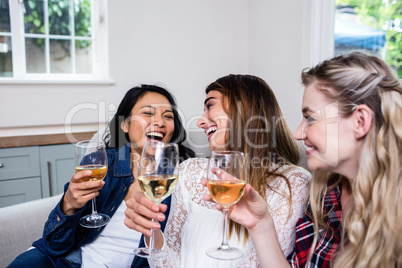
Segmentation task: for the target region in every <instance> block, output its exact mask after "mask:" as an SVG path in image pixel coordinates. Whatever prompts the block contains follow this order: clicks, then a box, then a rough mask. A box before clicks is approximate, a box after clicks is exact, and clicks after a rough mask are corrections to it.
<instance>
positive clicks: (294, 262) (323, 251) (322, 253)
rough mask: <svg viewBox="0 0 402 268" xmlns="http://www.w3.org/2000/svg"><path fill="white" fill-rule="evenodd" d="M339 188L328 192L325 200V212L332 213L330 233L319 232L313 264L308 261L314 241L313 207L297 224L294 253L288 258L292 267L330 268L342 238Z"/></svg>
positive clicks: (330, 215)
mask: <svg viewBox="0 0 402 268" xmlns="http://www.w3.org/2000/svg"><path fill="white" fill-rule="evenodd" d="M340 199H341V195H340V189H339V187H338V186H337V187H335V188H334V189H333V190H331V191H328V193H327V194H326V196H325V199H324V212H327V211H331V213H330V214H329V216H328V218H327V219H326V222H327V224H328V226H329V227H330V230H329V231H325V230H323V229H320V230H319V237H318V242H317V245H316V247H315V249H314V253H313V256H312V258H311V262H310V263H308V264H307V259H308V256H309V253H310V250H311V245H312V243H313V239H314V226H313V221H312V217H311V216H310V215H311V207H310V205H308V207H307V211H306V213H305V215H304V216H303V217H302V218H300V219H299V220H298V222H297V224H296V243H295V248H294V250H293V252H292V253H291V254H290V255H289V256H288V261H289V263H290V265H291V266H292V267H310V268H311V267H317V268H318V267H319V268H321V267H330V266H331V258H332V257H333V255H334V254H335V253H336V249H337V247H338V244H339V241H340V238H341V221H342V207H341V200H340Z"/></svg>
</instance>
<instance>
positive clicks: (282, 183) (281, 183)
mask: <svg viewBox="0 0 402 268" xmlns="http://www.w3.org/2000/svg"><path fill="white" fill-rule="evenodd" d="M271 171H274V172H275V174H280V175H283V176H285V178H286V179H285V178H283V177H281V176H278V175H277V176H276V177H275V178H273V179H270V180H269V182H268V185H269V187H270V188H271V189H276V190H278V191H280V190H279V189H282V190H285V191H287V189H288V187H289V186H290V187H291V188H292V189H298V188H305V187H306V186H308V185H309V184H310V181H311V174H310V172H308V171H307V170H305V169H304V168H302V167H299V166H295V165H282V166H278V165H272V168H271ZM288 183H289V185H288ZM280 192H282V191H280Z"/></svg>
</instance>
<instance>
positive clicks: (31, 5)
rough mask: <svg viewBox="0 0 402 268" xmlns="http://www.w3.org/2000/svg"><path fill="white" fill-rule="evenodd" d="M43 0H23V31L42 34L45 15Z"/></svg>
mask: <svg viewBox="0 0 402 268" xmlns="http://www.w3.org/2000/svg"><path fill="white" fill-rule="evenodd" d="M44 4H45V3H44V1H43V0H25V1H24V6H25V14H24V24H25V33H34V34H44V33H45V20H44V19H45V16H44V13H45V12H44Z"/></svg>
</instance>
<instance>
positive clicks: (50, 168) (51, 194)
mask: <svg viewBox="0 0 402 268" xmlns="http://www.w3.org/2000/svg"><path fill="white" fill-rule="evenodd" d="M46 163H47V174H48V175H49V176H48V177H49V194H50V196H53V191H52V188H53V187H52V166H51V165H52V163H51V162H50V161H46Z"/></svg>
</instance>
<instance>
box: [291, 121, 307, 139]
mask: <svg viewBox="0 0 402 268" xmlns="http://www.w3.org/2000/svg"><path fill="white" fill-rule="evenodd" d="M293 138H295V139H296V140H304V139H306V132H305V124H304V120H302V121H301V122H300V124H299V126H298V127H297V129H296V131H295V132H294V133H293Z"/></svg>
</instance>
